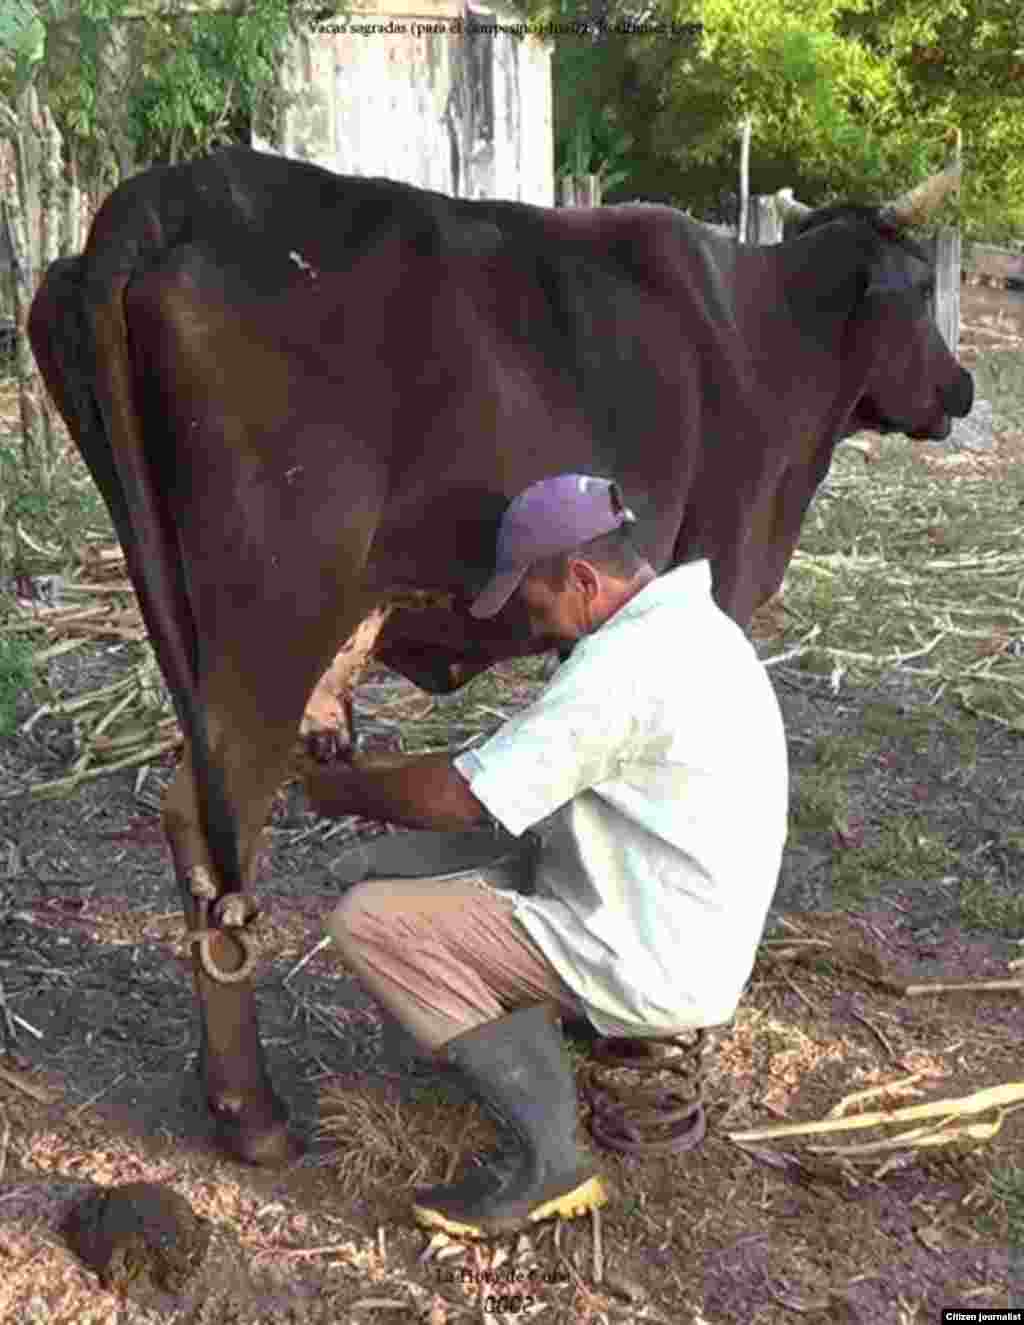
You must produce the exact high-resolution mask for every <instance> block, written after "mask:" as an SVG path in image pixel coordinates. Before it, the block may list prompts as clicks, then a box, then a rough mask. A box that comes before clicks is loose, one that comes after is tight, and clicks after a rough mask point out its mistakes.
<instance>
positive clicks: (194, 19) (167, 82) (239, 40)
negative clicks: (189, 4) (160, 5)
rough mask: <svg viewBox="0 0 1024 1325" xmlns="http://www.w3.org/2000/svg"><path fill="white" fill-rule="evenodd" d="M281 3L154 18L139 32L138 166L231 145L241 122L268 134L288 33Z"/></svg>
mask: <svg viewBox="0 0 1024 1325" xmlns="http://www.w3.org/2000/svg"><path fill="white" fill-rule="evenodd" d="M290 10H291V6H290V5H289V3H288V0H259V3H254V4H250V5H248V6H247V7H246V8H245V9H244V10H243V11H242V12H241V13H223V12H212V13H208V14H196V15H193V16H190V18H189V20H188V41H187V42H182V40H181V37H182V23H181V21H180V20H178V19H162V20H160V22H159V23H158V24H156V25H153V26H151V27H149V28H148V29H147V40H146V43H145V47H144V49H143V52H142V61H141V65H140V69H139V86H138V88H137V91H136V92H135V95H134V96H133V98H132V102H131V107H130V112H131V121H132V133H133V137H134V140H135V144H136V151H137V153H138V155H139V157H140V158H141V159H143V160H147V161H154V160H160V159H171V160H175V159H177V158H179V157H190V156H195V155H199V154H202V153H204V152H208V151H210V150H211V149H212V148H214V147H216V146H218V145H220V144H222V143H225V142H230V141H232V140H237V138H238V136H239V133H240V130H241V132H242V133H243V134H244V133H245V129H246V128H247V127H248V125H249V124H253V123H255V125H256V126H257V128H259V129H260V130H261V131H262V132H267V131H268V129H269V128H270V126H271V124H272V121H273V117H274V111H275V108H276V105H277V100H278V98H277V93H278V81H279V80H278V77H277V67H278V64H279V61H280V58H281V51H282V47H283V45H284V43H285V41H286V39H287V37H288V34H289V31H290Z"/></svg>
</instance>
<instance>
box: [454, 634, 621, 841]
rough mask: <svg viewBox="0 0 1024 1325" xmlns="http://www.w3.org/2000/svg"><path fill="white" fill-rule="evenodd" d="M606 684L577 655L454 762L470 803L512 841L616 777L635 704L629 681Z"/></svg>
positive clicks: (601, 670) (589, 660)
mask: <svg viewBox="0 0 1024 1325" xmlns="http://www.w3.org/2000/svg"><path fill="white" fill-rule="evenodd" d="M593 642H594V643H595V644H596V643H597V641H596V640H594V641H593ZM585 643H586V644H590V643H591V641H589V640H588V641H585ZM577 649H579V646H577ZM609 681H610V678H609V669H608V668H607V667H603V666H599V665H597V664H596V660H595V658H594V657H593V655H592V654H589V656H588V652H584V653H582V654H580V653H574V654H573V657H572V658H571V659H570V660H569V661H568V662H566V663H563V665H562V666H561V667H560V668H559V670H558V672H556V674H555V676H554V678H553V680H552V681H551V683H550V684H549V685H548V686H547V688H546V689H545V690H544V691H543V693H542V694H541V695H540V697H539V698H538V699H537V700H536V701H535V702H534V703H533V704H531V705H530V707H529V708H528V709H526V710H524V711H523V712H522V713H520V714H518V715H517V716H516V717H514V718H512V719H511V720H510V721H509V722H507V723H506V724H505V725H504V726H503V727H502V728H501V729H500V730H499V731H498V732H497V733H496V734H495V735H494V736H492V737H491V739H490V740H489V741H487V742H486V743H485V744H484V745H481V746H479V747H478V748H477V749H475V750H467V751H465V753H463V754H461V755H458V756H456V758H455V760H454V761H453V762H454V765H455V767H456V768H457V769H458V771H459V772H460V773H461V774H462V775H463V777H465V778H467V779H468V781H469V785H470V790H471V791H472V793H473V795H474V796H475V797H476V798H477V800H479V801H481V802H482V803H483V805H484V806H485V807H486V808H487V809H488V810H489V811H490V813H491V814H492V815H493V816H494V818H495V819H497V820H498V821H499V823H501V824H502V825H503V826H504V827H505V828H506V829H507V830H508V831H509V832H510V833H512V834H513V835H514V836H516V837H518V836H519V835H520V834H521V833H523V832H525V830H526V829H527V828H529V827H530V826H531V825H533V824H535V823H538V822H539V821H540V820H541V819H546V818H547V816H548V815H549V814H553V813H554V812H555V810H558V809H560V808H561V807H562V806H563V805H565V804H566V802H568V801H570V800H572V799H573V797H574V796H578V795H579V794H580V793H581V792H582V791H586V790H587V789H588V788H589V787H593V786H595V785H597V784H598V783H600V782H603V781H605V780H606V779H607V778H609V777H612V776H613V775H614V774H615V772H616V771H617V769H618V767H619V764H620V762H621V759H622V757H623V753H624V751H625V749H626V747H627V745H628V743H629V742H630V740H631V737H632V734H633V731H634V728H635V725H636V699H635V697H634V696H633V695H632V694H629V696H628V698H627V686H628V678H626V677H625V676H623V677H621V679H614V680H612V681H611V684H610V683H609Z"/></svg>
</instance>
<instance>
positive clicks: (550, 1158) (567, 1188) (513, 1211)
mask: <svg viewBox="0 0 1024 1325" xmlns="http://www.w3.org/2000/svg"><path fill="white" fill-rule="evenodd" d="M438 1056H439V1057H441V1058H443V1059H444V1060H445V1061H447V1062H448V1063H451V1064H453V1065H454V1066H455V1067H457V1068H459V1070H460V1071H461V1072H462V1075H463V1078H464V1080H465V1081H466V1083H467V1084H468V1085H469V1087H470V1089H471V1090H472V1092H473V1094H474V1095H476V1096H477V1098H478V1099H479V1100H480V1102H481V1103H482V1104H483V1105H484V1107H485V1108H486V1109H487V1110H488V1112H489V1113H491V1114H493V1115H494V1117H495V1118H496V1119H497V1120H498V1122H499V1123H501V1124H502V1125H503V1126H504V1128H505V1129H507V1131H508V1133H509V1139H510V1141H511V1142H512V1143H513V1144H512V1146H511V1149H510V1152H509V1153H507V1154H506V1153H505V1152H504V1151H503V1152H502V1154H501V1156H500V1157H495V1158H494V1160H493V1161H492V1162H491V1163H488V1164H486V1165H484V1166H481V1167H476V1168H472V1169H470V1170H469V1171H468V1172H467V1173H466V1174H465V1176H464V1177H462V1178H460V1179H457V1180H456V1181H455V1182H452V1183H444V1184H441V1185H439V1186H436V1187H427V1188H424V1189H421V1190H419V1191H418V1192H417V1193H416V1198H415V1204H414V1205H413V1215H414V1216H415V1218H416V1220H417V1222H418V1223H420V1224H423V1225H425V1226H426V1227H428V1228H440V1229H443V1230H444V1231H445V1232H446V1233H451V1234H453V1235H454V1236H456V1237H463V1238H465V1237H469V1238H480V1237H493V1236H494V1235H496V1234H501V1233H512V1232H515V1231H517V1230H518V1229H521V1228H526V1227H529V1226H530V1225H531V1224H534V1223H536V1222H537V1221H538V1220H540V1219H550V1218H553V1217H554V1216H556V1215H561V1216H562V1217H563V1218H569V1217H571V1216H573V1215H580V1214H584V1213H585V1212H586V1211H587V1210H590V1209H592V1208H593V1207H594V1206H599V1205H604V1203H605V1201H606V1200H607V1199H608V1197H607V1194H606V1192H605V1188H604V1184H603V1183H602V1182H601V1179H600V1177H598V1175H597V1170H596V1167H595V1165H594V1163H593V1161H592V1159H591V1158H590V1157H589V1156H588V1155H586V1154H585V1153H584V1152H582V1151H581V1150H580V1149H579V1147H578V1146H577V1144H576V1082H575V1080H574V1078H573V1074H572V1068H571V1066H570V1063H569V1058H568V1055H567V1054H566V1052H565V1046H564V1044H563V1043H562V1036H561V1032H560V1031H559V1029H558V1027H557V1026H556V1025H555V1023H554V1020H553V1017H552V1014H551V1011H550V1009H549V1008H548V1007H547V1006H545V1005H544V1004H537V1005H535V1006H533V1007H528V1008H523V1009H521V1010H519V1011H517V1012H513V1013H511V1014H509V1015H508V1016H507V1017H499V1018H498V1019H497V1020H496V1021H490V1022H487V1023H486V1024H485V1025H483V1026H477V1027H475V1028H474V1029H473V1030H471V1031H466V1032H464V1033H463V1034H462V1035H457V1036H456V1037H455V1038H454V1039H453V1040H449V1041H448V1043H447V1044H445V1045H444V1046H442V1048H441V1049H440V1050H439V1054H438Z"/></svg>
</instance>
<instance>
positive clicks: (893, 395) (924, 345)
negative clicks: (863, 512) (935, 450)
mask: <svg viewBox="0 0 1024 1325" xmlns="http://www.w3.org/2000/svg"><path fill="white" fill-rule="evenodd" d="M958 180H959V170H958V168H956V167H954V168H951V169H948V170H945V171H942V172H941V173H940V174H938V175H934V176H932V177H931V178H930V179H927V180H925V181H924V183H923V184H919V185H918V186H917V187H916V188H915V189H912V190H910V192H908V193H906V194H904V195H903V196H902V197H900V198H898V199H896V200H895V201H893V202H890V203H886V204H885V205H884V206H882V207H858V206H853V205H850V204H838V205H836V206H832V207H824V208H820V209H818V210H817V211H813V212H807V211H805V214H804V215H803V216H802V218H801V219H800V222H799V225H798V227H797V233H806V232H808V231H810V230H813V229H816V228H818V227H819V226H823V225H827V224H830V223H834V222H838V223H841V224H842V223H845V224H846V225H848V226H849V227H850V231H851V252H853V253H855V255H856V256H855V259H854V260H855V261H856V263H857V268H858V270H857V276H858V290H857V300H856V305H855V308H854V312H853V323H852V325H851V327H850V334H851V336H852V337H854V338H855V341H856V344H857V346H858V350H857V351H855V353H856V356H857V358H858V360H859V361H860V362H862V363H863V364H864V365H865V368H866V371H865V378H864V381H863V387H862V391H861V394H860V395H859V397H858V399H857V401H856V403H855V405H854V407H853V410H852V412H851V414H850V417H849V420H848V422H847V424H846V427H845V429H844V431H845V432H847V433H850V432H856V431H857V430H858V429H859V428H870V429H872V430H873V431H875V432H882V433H884V432H902V433H905V434H906V435H907V436H908V437H912V438H916V439H928V440H940V439H942V438H944V437H947V436H948V435H949V431H950V427H951V421H952V418H953V417H956V418H963V417H964V415H966V414H968V413H969V412H970V409H971V405H972V404H973V400H974V382H973V380H972V378H971V375H970V373H968V372H966V371H965V369H963V368H961V366H960V365H959V363H957V361H956V359H955V358H954V356H953V355H952V354H951V353H950V351H949V348H948V347H947V345H946V343H945V341H944V340H943V338H942V336H941V334H940V333H939V330H938V328H937V326H936V324H935V321H934V317H933V314H932V309H931V297H932V295H933V294H934V289H935V269H934V265H933V263H932V260H931V257H930V255H929V254H928V253H927V252H926V251H925V250H924V249H923V248H922V247H921V246H920V245H919V244H917V243H915V242H914V240H912V239H911V238H910V237H909V236H908V235H907V233H906V230H907V229H908V228H909V227H910V226H912V225H921V224H923V223H924V222H925V221H926V220H927V219H928V216H929V215H930V214H931V213H932V212H934V210H935V208H936V207H937V206H938V204H939V202H940V201H941V200H942V198H943V197H944V196H945V195H946V194H947V193H948V192H949V191H950V190H951V189H953V188H955V187H956V184H957V182H958ZM794 205H795V206H796V207H799V204H792V203H790V207H791V208H792V206H794ZM791 214H792V213H791Z"/></svg>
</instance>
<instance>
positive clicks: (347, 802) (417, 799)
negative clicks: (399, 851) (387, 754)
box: [301, 754, 491, 832]
mask: <svg viewBox="0 0 1024 1325" xmlns="http://www.w3.org/2000/svg"><path fill="white" fill-rule="evenodd" d="M301 776H302V781H303V785H304V786H305V789H306V795H307V796H308V798H309V802H310V805H311V806H312V808H313V809H314V810H315V811H316V812H317V814H319V815H322V816H323V817H324V818H327V819H340V818H342V817H343V816H344V815H346V814H359V815H362V816H363V818H365V819H380V820H382V821H383V822H385V823H395V824H401V825H402V826H403V827H405V828H432V829H436V830H439V831H445V830H447V831H455V832H458V831H461V830H464V829H467V828H478V827H481V826H482V825H484V824H488V823H490V822H491V817H490V815H489V814H488V812H487V810H486V809H485V808H484V806H483V804H482V803H481V802H480V801H478V800H477V798H476V797H475V796H474V795H473V793H472V792H471V791H470V789H469V783H468V782H467V781H466V779H465V778H464V777H463V776H462V775H461V773H459V772H458V771H457V770H456V769H455V768H454V767H453V766H452V761H451V759H450V758H449V757H448V755H446V754H430V755H408V756H400V757H397V758H394V759H392V758H382V759H380V760H378V761H374V762H372V763H369V764H364V765H359V764H334V765H330V766H327V767H325V766H322V765H317V764H312V763H308V764H306V765H304V766H303V768H302V770H301Z"/></svg>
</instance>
